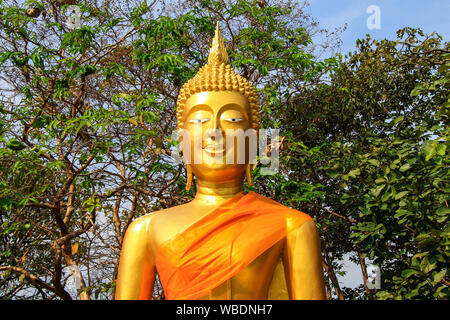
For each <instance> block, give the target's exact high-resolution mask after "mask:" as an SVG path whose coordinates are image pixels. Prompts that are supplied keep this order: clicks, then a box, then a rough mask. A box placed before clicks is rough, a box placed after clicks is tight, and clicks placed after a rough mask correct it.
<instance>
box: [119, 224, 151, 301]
mask: <svg viewBox="0 0 450 320" xmlns="http://www.w3.org/2000/svg"><path fill="white" fill-rule="evenodd" d="M148 223H149V221H148V220H146V219H138V220H136V221H134V222H133V223H132V224H131V225H130V226H129V227H128V229H127V232H126V234H125V238H124V241H123V245H122V251H121V254H120V262H119V274H118V276H117V287H116V296H115V298H116V300H151V298H152V293H153V285H154V281H155V263H154V258H153V257H152V254H151V251H150V250H149V248H150V246H149V244H148V242H149V240H148V239H149V237H148V232H147V230H148V228H147V226H148Z"/></svg>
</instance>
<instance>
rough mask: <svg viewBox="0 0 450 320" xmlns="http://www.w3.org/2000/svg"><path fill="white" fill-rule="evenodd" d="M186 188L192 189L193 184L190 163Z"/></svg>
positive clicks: (187, 166)
mask: <svg viewBox="0 0 450 320" xmlns="http://www.w3.org/2000/svg"><path fill="white" fill-rule="evenodd" d="M186 176H187V177H186V178H187V181H186V190H187V191H189V190H191V186H192V168H191V166H190V165H188V164H187V165H186Z"/></svg>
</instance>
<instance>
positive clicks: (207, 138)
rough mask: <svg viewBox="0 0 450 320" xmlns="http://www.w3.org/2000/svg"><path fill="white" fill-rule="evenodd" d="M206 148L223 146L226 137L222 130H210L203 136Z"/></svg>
mask: <svg viewBox="0 0 450 320" xmlns="http://www.w3.org/2000/svg"><path fill="white" fill-rule="evenodd" d="M203 142H204V147H205V146H207V145H219V144H221V145H222V144H223V142H224V136H223V132H222V130H220V129H208V130H206V132H205V134H204V136H203Z"/></svg>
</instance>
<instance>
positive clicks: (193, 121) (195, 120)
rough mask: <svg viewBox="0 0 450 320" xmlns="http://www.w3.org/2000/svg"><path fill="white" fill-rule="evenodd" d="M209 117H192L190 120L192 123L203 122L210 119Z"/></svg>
mask: <svg viewBox="0 0 450 320" xmlns="http://www.w3.org/2000/svg"><path fill="white" fill-rule="evenodd" d="M208 120H209V119H208V118H203V119H191V120H189V122H191V123H195V124H202V123H203V122H206V121H208Z"/></svg>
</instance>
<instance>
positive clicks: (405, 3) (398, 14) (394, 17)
mask: <svg viewBox="0 0 450 320" xmlns="http://www.w3.org/2000/svg"><path fill="white" fill-rule="evenodd" d="M309 2H310V7H309V9H308V10H309V12H310V13H311V15H312V16H313V17H314V18H315V19H316V20H317V21H318V22H319V23H320V26H321V27H322V28H327V29H330V28H333V27H341V26H343V25H345V23H347V30H346V31H345V32H344V33H343V34H342V35H341V39H342V41H343V43H342V47H341V50H340V52H342V53H347V52H349V51H353V50H354V48H355V42H356V39H358V38H364V37H365V35H366V34H370V35H371V36H372V37H373V38H377V39H381V38H388V39H392V40H393V39H396V31H397V30H398V29H401V28H403V27H406V26H408V27H414V28H416V27H420V28H421V29H422V30H423V31H424V32H425V33H428V34H429V33H432V32H434V31H436V32H437V33H439V34H440V35H442V36H443V38H444V40H445V41H450V1H449V0H428V1H425V0H379V1H375V0H309ZM370 5H376V6H378V7H379V8H380V15H381V21H380V22H381V24H380V26H381V29H379V30H377V29H372V30H370V29H368V28H367V19H368V18H369V17H370V16H371V15H370V14H368V13H366V10H367V8H368V7H369V6H370Z"/></svg>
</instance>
